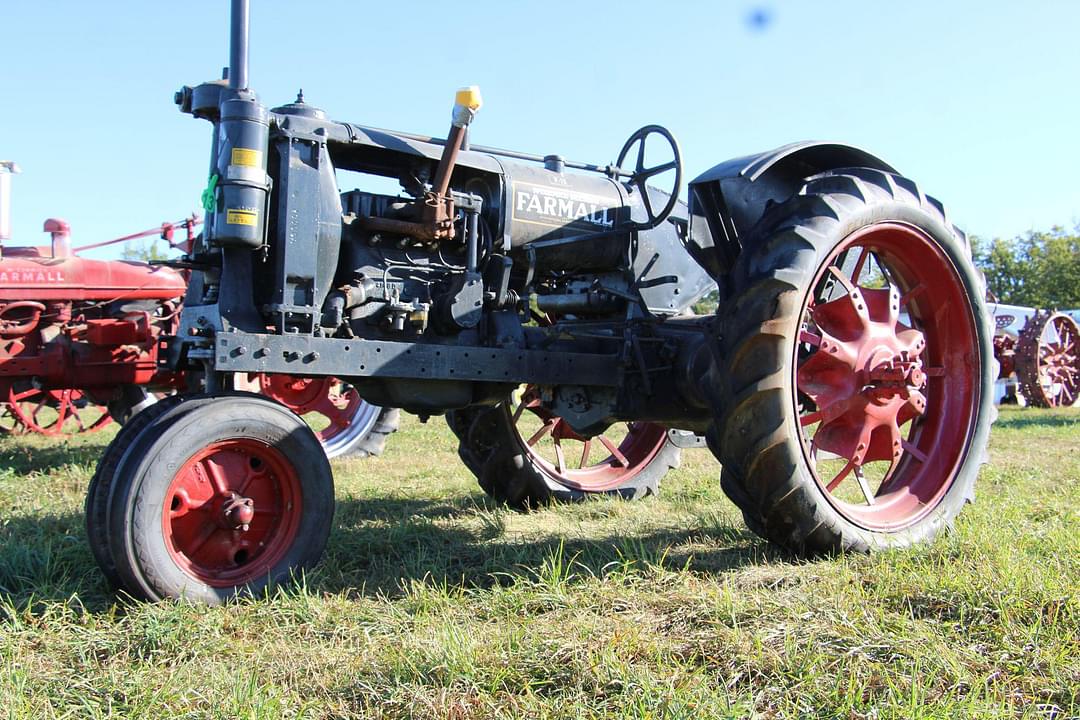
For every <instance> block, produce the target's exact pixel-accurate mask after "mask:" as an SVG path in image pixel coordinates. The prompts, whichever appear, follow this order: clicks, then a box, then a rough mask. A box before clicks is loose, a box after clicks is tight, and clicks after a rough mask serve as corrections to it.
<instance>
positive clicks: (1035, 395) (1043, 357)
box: [1014, 311, 1080, 408]
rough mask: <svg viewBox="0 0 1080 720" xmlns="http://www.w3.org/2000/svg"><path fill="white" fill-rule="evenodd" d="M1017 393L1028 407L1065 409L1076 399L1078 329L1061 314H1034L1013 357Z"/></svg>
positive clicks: (1078, 383)
mask: <svg viewBox="0 0 1080 720" xmlns="http://www.w3.org/2000/svg"><path fill="white" fill-rule="evenodd" d="M1014 358H1015V364H1016V376H1017V378H1018V379H1019V380H1020V391H1021V392H1022V393H1023V394H1024V399H1025V400H1027V403H1028V405H1031V406H1032V407H1043V408H1056V407H1068V406H1070V405H1073V404H1075V403H1076V401H1077V399H1078V398H1080V327H1077V325H1076V321H1075V320H1073V319H1072V318H1071V317H1069V316H1068V315H1066V314H1064V313H1052V312H1049V311H1047V312H1045V313H1043V312H1038V311H1036V312H1035V314H1034V315H1033V316H1032V317H1031V318H1029V319H1028V321H1027V323H1026V324H1025V325H1024V329H1023V330H1021V331H1020V340H1019V342H1017V344H1016V350H1015V353H1014Z"/></svg>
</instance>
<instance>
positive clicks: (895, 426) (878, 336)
mask: <svg viewBox="0 0 1080 720" xmlns="http://www.w3.org/2000/svg"><path fill="white" fill-rule="evenodd" d="M899 309H900V298H899V295H898V294H897V292H896V291H895V290H888V289H885V290H873V289H865V288H858V287H854V286H851V287H850V288H849V289H848V292H847V293H846V294H845V295H843V296H841V297H839V298H837V299H836V300H831V301H829V302H826V303H822V304H820V305H816V306H814V307H813V308H812V309H811V314H810V316H811V319H812V321H813V323H814V325H815V326H816V330H810V331H808V332H809V333H811V334H812V335H814V336H815V337H813V338H810V339H811V340H812V341H814V342H817V343H819V345H818V346H819V348H820V350H821V352H817V353H814V355H813V356H812V357H811V358H810V359H809V360H808V361H807V362H806V363H804V364H803V366H802V367H800V368H799V372H798V380H799V389H800V390H801V391H802V392H803V393H804V394H806V395H807V396H808V397H809V398H810V399H811V400H813V401H814V404H815V405H817V408H818V410H817V412H816V413H812V414H810V415H807V416H804V417H803V418H802V421H803V424H804V425H806V424H810V423H813V422H820V423H821V425H820V428H819V430H818V432H817V434H816V435H815V436H814V447H813V449H814V450H824V451H826V452H831V453H835V454H836V455H840V456H842V457H847V458H850V459H851V461H852V463H853V464H854V465H855V466H861V465H863V464H865V463H867V462H872V461H875V460H889V461H895V460H898V459H899V458H900V456H901V455H902V454H903V444H902V439H901V434H900V426H901V425H903V424H904V423H905V422H907V421H908V420H910V419H912V418H913V417H915V416H917V415H921V414H922V413H923V412H924V411H925V409H926V398H925V396H924V395H923V391H924V390H925V388H926V373H925V372H924V371H923V364H922V360H921V357H920V354H921V353H922V350H923V348H925V347H926V340H925V338H924V337H923V334H922V333H921V332H919V331H918V330H915V329H913V328H910V327H908V326H907V325H905V324H904V323H902V322H901V321H900V318H899Z"/></svg>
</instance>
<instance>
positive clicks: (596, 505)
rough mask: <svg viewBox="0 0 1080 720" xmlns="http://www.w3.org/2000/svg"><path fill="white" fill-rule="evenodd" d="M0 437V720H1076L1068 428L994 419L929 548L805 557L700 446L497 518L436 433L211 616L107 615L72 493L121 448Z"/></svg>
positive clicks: (351, 470) (1056, 420)
mask: <svg viewBox="0 0 1080 720" xmlns="http://www.w3.org/2000/svg"><path fill="white" fill-rule="evenodd" d="M110 432H111V431H106V432H105V433H103V434H100V435H96V436H90V437H85V438H79V439H77V440H75V441H72V442H70V443H69V444H62V443H55V442H50V441H48V440H45V439H42V438H5V439H0V468H2V470H0V717H5V716H6V717H11V718H50V717H71V718H85V717H89V718H93V717H108V716H117V717H120V716H123V717H140V718H142V717H144V718H154V719H158V718H207V717H209V718H292V717H307V718H323V717H334V718H336V717H357V718H360V717H363V718H369V717H373V718H379V717H422V718H442V717H448V718H488V717H505V718H519V717H568V718H591V717H636V718H664V717H671V718H681V717H688V718H689V717H694V718H710V717H729V716H730V717H746V716H760V717H808V718H817V717H830V718H916V717H934V718H951V717H1030V718H1066V717H1077V716H1078V715H1080V516H1078V508H1080V411H1077V410H1066V411H1057V412H1047V411H1036V410H1015V409H1013V410H1006V411H1004V412H1003V413H1002V418H1001V420H1000V421H999V424H998V425H997V426H996V428H995V430H994V437H993V444H992V454H991V456H992V462H991V464H990V465H989V466H988V467H987V468H986V469H985V470H984V472H983V474H982V478H981V480H980V483H979V489H978V500H977V503H976V504H975V505H974V506H972V507H969V508H968V509H967V510H966V511H965V512H964V513H963V514H962V515H961V517H960V518H959V520H958V522H957V526H956V531H955V532H953V533H951V534H949V535H948V536H946V537H943V538H941V539H940V540H939V541H938V542H937V543H935V544H934V545H933V546H931V547H928V548H921V549H917V550H914V551H910V552H890V553H884V554H880V555H875V556H872V557H865V556H849V557H838V558H832V559H823V560H816V561H812V562H795V561H792V560H791V559H790V558H786V557H784V556H783V555H781V554H779V553H776V552H774V551H773V550H771V549H770V548H769V547H768V546H767V545H765V544H764V543H763V542H761V541H759V540H758V539H756V538H755V537H754V536H753V535H751V534H750V533H748V532H747V531H746V530H745V529H744V528H743V525H742V522H741V520H740V518H739V515H738V513H737V511H736V510H735V508H734V507H733V506H732V505H731V503H729V502H728V501H727V499H726V498H725V497H724V495H723V493H722V492H721V491H720V488H719V482H718V473H717V466H716V465H715V463H714V462H713V460H712V459H711V457H710V456H709V455H708V454H707V453H706V452H704V451H692V452H687V453H685V454H684V462H683V466H682V467H681V468H680V469H679V470H677V471H675V472H673V473H672V474H671V475H669V476H668V478H667V479H666V482H665V486H664V491H663V493H662V496H661V497H660V498H650V499H648V500H646V501H644V502H639V503H626V502H621V501H608V500H603V501H596V502H589V503H585V504H582V505H577V506H564V507H558V508H554V509H549V510H543V511H540V512H536V513H531V514H528V515H521V514H515V513H512V512H508V511H505V510H503V509H500V508H497V507H495V506H493V505H491V504H489V503H487V502H486V501H485V499H484V497H483V495H482V494H481V493H480V492H479V490H478V489H477V487H476V485H475V482H474V481H473V479H472V478H471V477H470V476H469V474H468V473H467V471H466V470H465V469H464V467H463V466H462V465H461V464H460V463H459V462H458V460H457V456H456V454H455V448H454V446H453V444H452V441H451V437H450V433H449V431H448V430H447V429H446V428H445V426H444V425H443V424H442V423H441V421H439V420H438V419H433V420H432V421H431V423H430V424H428V425H421V424H419V423H418V422H416V421H415V420H412V419H409V420H407V421H406V424H405V427H404V428H403V430H402V432H400V433H398V434H397V435H396V436H394V437H393V438H392V440H391V444H390V446H389V448H388V450H387V453H386V455H385V456H383V457H381V458H376V459H372V460H366V461H345V462H338V463H336V464H335V474H336V479H337V492H338V512H337V516H336V518H335V521H334V530H333V534H332V535H331V539H330V547H329V550H328V552H327V555H326V558H325V561H324V562H323V563H322V565H320V567H319V568H318V569H317V570H316V571H315V572H314V573H312V574H310V575H309V576H308V577H307V578H306V579H305V584H304V585H303V586H302V587H301V588H298V589H291V590H288V591H280V592H278V593H277V594H276V595H275V596H274V597H270V598H265V599H260V600H254V601H244V602H239V603H234V604H232V605H230V606H227V607H222V608H212V609H207V608H204V607H197V606H191V605H186V604H178V603H160V604H156V605H150V604H131V603H122V602H117V601H116V600H115V598H114V597H113V596H112V595H110V594H109V592H108V590H107V588H106V587H105V584H104V582H103V580H102V579H101V577H100V575H99V574H98V572H97V569H96V567H95V566H94V565H93V561H92V559H91V556H90V552H89V550H88V548H87V545H86V540H85V537H84V529H83V520H82V502H83V494H84V492H85V489H86V485H87V482H88V481H89V478H90V475H91V473H92V472H93V463H94V462H95V460H96V458H97V456H98V455H99V454H100V452H101V450H102V448H103V446H104V444H105V443H106V442H107V440H108V437H109V433H110Z"/></svg>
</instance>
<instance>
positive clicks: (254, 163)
mask: <svg viewBox="0 0 1080 720" xmlns="http://www.w3.org/2000/svg"><path fill="white" fill-rule="evenodd" d="M230 164H231V165H243V166H245V167H259V166H260V165H262V150H249V149H248V148H240V147H234V148H233V149H232V160H231V161H230ZM230 222H231V221H230Z"/></svg>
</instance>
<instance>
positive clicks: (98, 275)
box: [0, 247, 187, 302]
mask: <svg viewBox="0 0 1080 720" xmlns="http://www.w3.org/2000/svg"><path fill="white" fill-rule="evenodd" d="M3 253H4V255H3V259H0V302H3V301H11V300H36V301H38V302H49V301H65V300H73V301H79V300H97V301H103V300H104V301H108V300H121V299H124V300H168V299H171V298H175V297H180V296H181V295H183V294H184V292H185V290H186V289H187V283H186V282H185V280H184V277H183V276H182V275H181V274H180V273H178V272H176V271H175V270H173V269H171V268H167V267H161V266H151V265H147V264H146V263H141V262H133V261H129V260H90V259H87V258H81V257H64V258H53V257H43V256H42V253H41V251H40V250H39V249H38V248H25V247H24V248H4V250H3Z"/></svg>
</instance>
